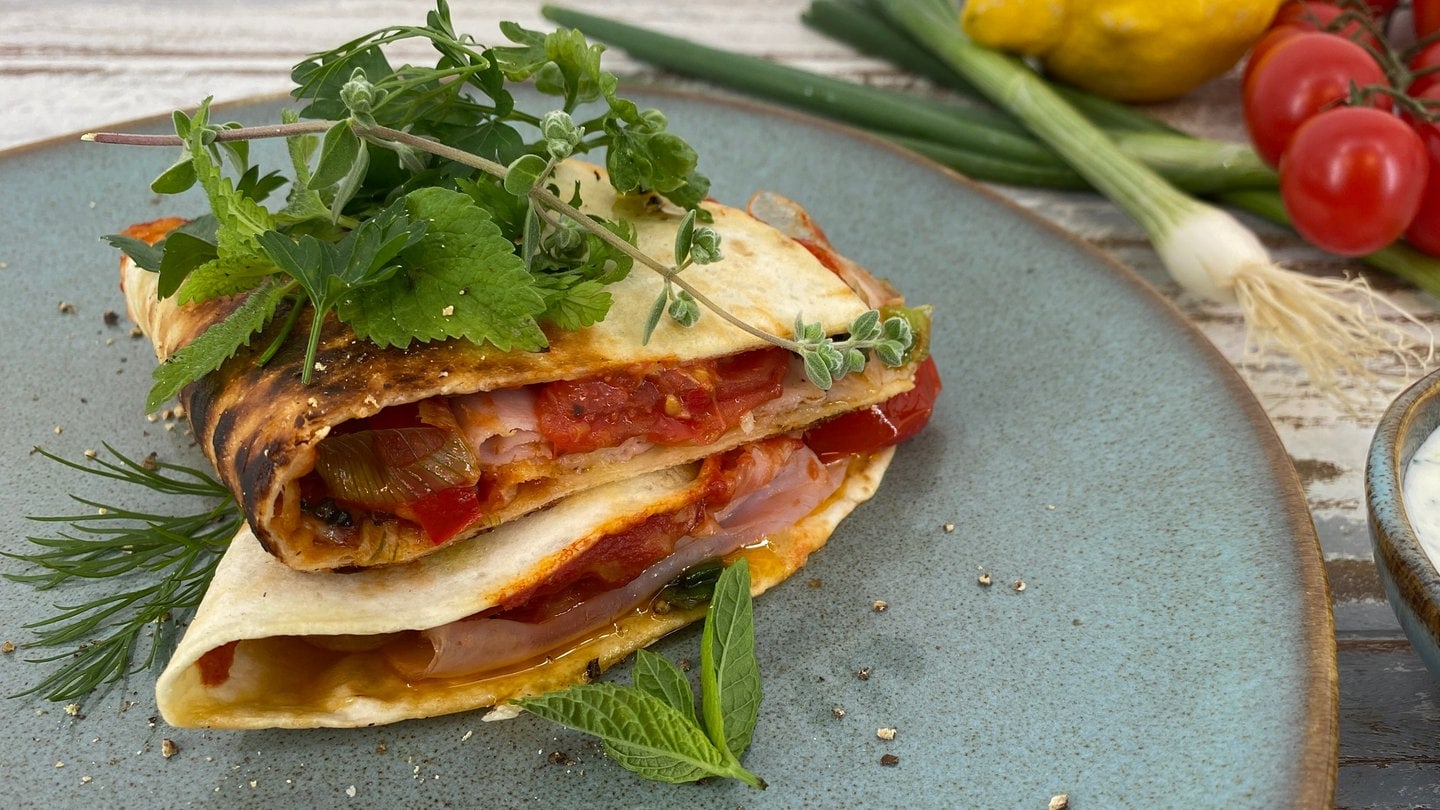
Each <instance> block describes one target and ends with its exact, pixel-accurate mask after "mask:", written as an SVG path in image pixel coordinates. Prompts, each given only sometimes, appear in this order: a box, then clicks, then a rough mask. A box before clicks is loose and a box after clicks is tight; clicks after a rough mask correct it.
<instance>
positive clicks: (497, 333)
mask: <svg viewBox="0 0 1440 810" xmlns="http://www.w3.org/2000/svg"><path fill="white" fill-rule="evenodd" d="M405 201H406V210H407V212H408V214H409V216H410V218H411V220H414V221H427V222H428V223H429V227H428V229H427V230H426V232H425V238H424V239H422V240H420V242H419V243H418V244H416V245H414V246H413V247H411V248H409V249H407V250H405V251H404V252H403V253H402V254H401V256H400V263H401V265H402V268H401V270H400V271H399V272H398V273H396V274H394V275H393V276H391V277H390V278H389V279H387V280H386V281H385V282H383V283H380V284H374V285H371V286H368V287H366V288H364V289H362V290H358V291H356V292H355V293H354V294H353V295H350V296H348V297H346V298H344V299H342V300H341V301H340V303H339V306H338V310H337V311H338V312H339V315H340V319H341V320H343V321H345V322H346V323H348V324H350V326H351V328H353V329H354V330H355V333H356V334H357V335H359V336H360V337H362V338H365V339H367V340H370V341H371V342H373V343H375V344H377V345H379V346H382V347H384V346H399V347H405V346H409V345H410V343H411V342H412V341H415V340H419V341H422V342H429V341H432V340H443V339H446V338H456V337H463V338H467V339H469V340H471V341H473V342H475V343H485V342H489V343H492V344H494V345H495V346H496V347H497V348H499V349H500V350H502V351H511V350H520V351H538V350H540V349H542V348H544V347H545V345H546V343H547V341H546V339H545V333H544V332H543V331H541V329H540V326H539V324H538V323H537V320H536V319H537V318H538V317H539V316H540V314H541V313H543V312H544V311H545V300H544V298H543V296H542V295H541V294H540V292H539V291H538V290H536V289H535V284H534V281H533V279H532V278H531V276H530V274H529V273H528V272H526V271H525V267H524V263H523V261H522V260H521V259H520V257H518V256H516V255H515V246H514V244H512V243H511V242H510V240H508V239H506V238H505V237H504V235H502V234H501V233H500V229H499V227H498V226H496V225H495V223H494V222H492V221H491V220H490V217H489V215H488V213H487V212H486V211H485V210H484V209H481V208H479V207H478V206H476V205H475V203H474V201H473V200H472V199H471V198H470V197H469V196H468V195H466V194H462V193H460V192H457V191H450V190H448V189H443V188H438V187H430V188H422V189H419V190H417V191H413V192H411V193H410V194H409V195H407V196H406V198H405Z"/></svg>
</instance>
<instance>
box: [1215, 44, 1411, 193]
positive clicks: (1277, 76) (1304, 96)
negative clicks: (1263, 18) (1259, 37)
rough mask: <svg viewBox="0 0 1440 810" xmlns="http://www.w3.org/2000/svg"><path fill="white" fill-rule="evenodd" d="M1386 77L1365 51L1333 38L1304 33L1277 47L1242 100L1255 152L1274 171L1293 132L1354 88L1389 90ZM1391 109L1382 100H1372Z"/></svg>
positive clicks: (1340, 101) (1252, 78) (1258, 67)
mask: <svg viewBox="0 0 1440 810" xmlns="http://www.w3.org/2000/svg"><path fill="white" fill-rule="evenodd" d="M1386 84H1387V82H1386V78H1385V71H1384V70H1383V69H1381V67H1380V65H1379V64H1378V63H1377V62H1376V61H1375V59H1374V58H1372V57H1371V56H1370V54H1369V53H1367V52H1366V51H1365V49H1364V48H1362V47H1360V46H1359V45H1356V44H1355V43H1353V42H1350V41H1349V40H1347V39H1344V38H1342V37H1338V36H1335V35H1334V34H1321V33H1314V32H1311V33H1303V34H1296V35H1295V36H1292V37H1287V38H1285V39H1283V40H1281V41H1280V42H1279V43H1277V44H1276V45H1275V46H1274V47H1273V48H1271V49H1270V51H1269V52H1268V53H1266V54H1265V55H1264V57H1263V58H1262V59H1261V60H1260V62H1259V64H1257V65H1256V66H1255V71H1254V73H1252V74H1251V76H1250V83H1249V85H1248V86H1246V87H1245V88H1244V93H1243V96H1244V98H1243V99H1242V101H1243V107H1244V113H1245V128H1246V129H1247V130H1248V131H1249V133H1250V140H1251V142H1252V143H1253V144H1254V145H1255V151H1256V152H1258V153H1260V157H1262V158H1264V159H1265V161H1266V162H1268V163H1269V164H1270V165H1272V166H1276V165H1279V163H1280V155H1281V154H1283V153H1284V151H1285V146H1286V144H1288V143H1289V142H1290V138H1291V136H1293V135H1294V134H1295V130H1296V129H1298V128H1299V127H1300V125H1301V124H1302V123H1304V122H1305V120H1306V119H1308V118H1310V117H1311V116H1313V115H1315V114H1316V113H1318V112H1320V111H1321V110H1324V109H1328V108H1330V107H1334V106H1337V105H1339V104H1343V103H1344V102H1345V101H1346V99H1348V98H1349V96H1350V88H1351V86H1352V85H1355V86H1358V87H1361V88H1365V87H1377V86H1384V85H1386ZM1372 99H1373V101H1372V103H1373V104H1375V105H1376V106H1380V107H1386V108H1388V107H1389V105H1390V99H1389V97H1388V96H1385V95H1383V94H1377V95H1375V96H1373V97H1372Z"/></svg>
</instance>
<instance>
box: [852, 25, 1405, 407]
mask: <svg viewBox="0 0 1440 810" xmlns="http://www.w3.org/2000/svg"><path fill="white" fill-rule="evenodd" d="M876 8H878V9H880V10H881V12H882V13H884V14H886V15H887V16H888V17H890V19H892V20H893V21H894V22H895V23H896V24H897V25H899V26H900V27H901V28H902V29H903V30H905V31H906V32H907V33H909V34H910V36H912V37H914V38H915V40H916V41H917V42H919V43H921V44H922V45H923V46H925V48H926V49H927V50H929V51H930V52H931V53H932V54H934V55H935V56H936V57H937V58H939V59H940V60H942V61H943V62H944V63H945V64H947V65H949V66H950V67H952V68H954V69H955V70H956V72H957V73H959V74H960V75H962V76H964V77H965V79H966V80H968V81H969V82H970V83H971V84H973V85H974V86H975V87H976V89H978V90H979V91H980V92H981V93H983V94H984V95H985V96H986V97H987V98H988V99H989V100H990V101H991V102H993V103H994V104H996V105H997V106H999V107H1001V108H1003V109H1005V110H1008V111H1009V112H1010V113H1012V114H1013V115H1014V116H1015V117H1016V118H1017V119H1019V120H1020V121H1021V122H1022V123H1023V124H1024V125H1025V126H1026V127H1027V128H1028V129H1029V130H1030V131H1031V132H1033V133H1034V134H1035V135H1036V137H1038V138H1039V139H1040V140H1042V141H1044V142H1045V143H1046V144H1048V145H1050V146H1051V147H1052V148H1053V149H1055V151H1056V152H1058V153H1059V154H1060V155H1061V156H1062V157H1063V158H1064V159H1065V161H1066V162H1067V163H1069V164H1070V166H1071V167H1073V168H1074V169H1075V170H1076V171H1077V172H1079V173H1080V174H1081V175H1083V176H1084V177H1085V179H1086V180H1087V181H1089V182H1090V184H1091V185H1093V186H1094V187H1095V188H1096V189H1098V190H1099V191H1100V192H1101V193H1102V194H1104V195H1105V196H1106V197H1107V198H1109V199H1110V200H1111V201H1112V202H1114V203H1116V204H1117V205H1119V206H1120V207H1121V208H1123V209H1124V210H1125V212H1126V213H1128V214H1129V215H1130V216H1131V217H1133V218H1134V219H1135V221H1136V222H1138V223H1139V224H1140V226H1141V227H1142V228H1143V229H1144V230H1145V233H1146V235H1148V236H1149V237H1150V241H1151V243H1152V244H1153V245H1154V247H1155V250H1156V252H1157V253H1159V254H1160V259H1161V261H1162V262H1163V263H1164V265H1165V268H1166V270H1167V271H1169V274H1170V276H1171V278H1173V279H1174V280H1175V281H1177V282H1178V283H1179V284H1180V285H1181V286H1182V287H1184V288H1185V289H1186V290H1188V291H1190V292H1192V293H1194V294H1196V295H1199V296H1201V297H1203V298H1206V299H1208V300H1211V301H1214V302H1217V303H1222V304H1235V305H1238V306H1239V308H1240V310H1241V311H1242V312H1243V313H1244V316H1245V322H1246V326H1247V329H1248V332H1249V339H1248V341H1247V342H1248V343H1249V345H1251V346H1256V347H1258V348H1259V349H1260V350H1261V351H1265V350H1268V349H1278V350H1279V351H1281V352H1283V353H1285V354H1288V355H1290V356H1291V357H1292V358H1294V359H1295V360H1296V362H1298V363H1299V364H1300V365H1301V366H1302V367H1303V368H1304V369H1305V371H1306V373H1307V374H1308V375H1309V377H1310V378H1311V380H1312V382H1313V383H1314V384H1315V385H1316V386H1317V387H1319V388H1321V389H1322V390H1326V391H1328V392H1331V393H1336V394H1338V392H1339V391H1340V385H1339V382H1340V380H1339V374H1345V375H1348V376H1352V377H1365V376H1368V375H1369V370H1368V366H1367V362H1368V361H1371V360H1375V359H1378V358H1381V357H1393V356H1396V355H1397V354H1398V355H1400V356H1402V357H1411V356H1413V354H1414V352H1415V350H1414V347H1413V343H1412V341H1411V339H1410V337H1409V335H1408V333H1407V332H1406V331H1405V330H1404V329H1402V328H1400V327H1399V326H1397V325H1395V324H1392V323H1389V322H1387V321H1385V320H1383V319H1381V318H1380V317H1379V315H1378V314H1377V310H1376V308H1375V306H1374V304H1375V303H1376V302H1377V301H1379V302H1382V303H1388V302H1385V300H1384V299H1383V298H1382V297H1381V296H1380V295H1379V294H1378V293H1376V292H1374V291H1373V290H1371V289H1370V288H1369V286H1368V285H1366V284H1365V283H1364V281H1363V280H1359V279H1327V278H1315V277H1312V276H1307V275H1304V274H1301V273H1295V272H1293V271H1290V270H1287V269H1285V268H1283V267H1281V266H1279V265H1278V264H1276V263H1275V262H1273V261H1272V260H1271V258H1270V255H1269V253H1268V251H1266V249H1265V247H1264V246H1263V245H1262V244H1261V243H1260V240H1259V239H1258V238H1257V237H1256V236H1255V234H1254V233H1253V232H1252V231H1250V230H1249V229H1248V228H1246V227H1245V226H1244V225H1242V224H1241V223H1240V222H1239V220H1237V219H1235V217H1233V216H1231V215H1230V214H1229V213H1228V212H1226V211H1224V210H1222V209H1220V208H1217V207H1215V206H1213V205H1209V204H1208V203H1205V202H1202V201H1200V200H1198V199H1196V198H1194V197H1191V196H1189V195H1187V194H1185V193H1184V192H1182V191H1180V190H1178V189H1176V188H1175V187H1174V186H1173V185H1171V184H1170V183H1168V182H1166V181H1165V179H1164V178H1162V177H1161V176H1159V175H1158V174H1156V173H1155V172H1154V171H1153V170H1151V169H1150V168H1148V167H1147V166H1145V165H1144V164H1142V163H1140V162H1138V161H1136V160H1134V159H1133V158H1131V157H1130V156H1128V155H1126V154H1125V153H1124V152H1122V151H1121V150H1120V148H1119V147H1118V146H1117V145H1116V144H1115V141H1114V140H1112V139H1111V138H1110V137H1108V136H1107V135H1106V134H1105V132H1103V131H1102V130H1100V129H1099V128H1098V127H1096V126H1095V125H1094V124H1093V123H1091V122H1090V120H1089V119H1087V118H1086V117H1085V116H1084V115H1082V114H1081V113H1080V112H1079V111H1078V110H1076V109H1075V107H1073V106H1072V105H1070V104H1069V103H1067V102H1066V101H1065V100H1064V99H1063V98H1061V97H1060V96H1059V95H1058V94H1057V93H1056V92H1055V91H1054V90H1053V89H1051V87H1050V85H1049V84H1048V83H1047V82H1045V81H1044V80H1043V79H1041V78H1040V77H1039V76H1038V75H1037V74H1036V73H1035V72H1034V71H1033V70H1032V69H1030V67H1029V66H1027V65H1026V64H1025V63H1024V62H1022V61H1021V60H1019V59H1017V58H1015V57H1012V56H1008V55H1005V54H1001V53H998V52H996V51H993V50H990V49H988V48H984V47H981V46H978V45H976V44H975V43H973V42H972V41H971V40H970V39H969V38H968V37H967V36H965V34H964V33H963V32H962V31H961V30H960V28H959V26H958V24H957V22H956V16H955V11H954V9H953V8H952V7H951V6H950V5H949V3H948V2H946V0H876ZM1345 292H1360V293H1362V294H1363V297H1364V301H1363V302H1361V303H1356V302H1353V301H1350V300H1347V299H1346V298H1345V297H1342V296H1341V295H1337V293H1345ZM1391 306H1392V307H1393V305H1391ZM1397 309H1398V308H1397Z"/></svg>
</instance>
